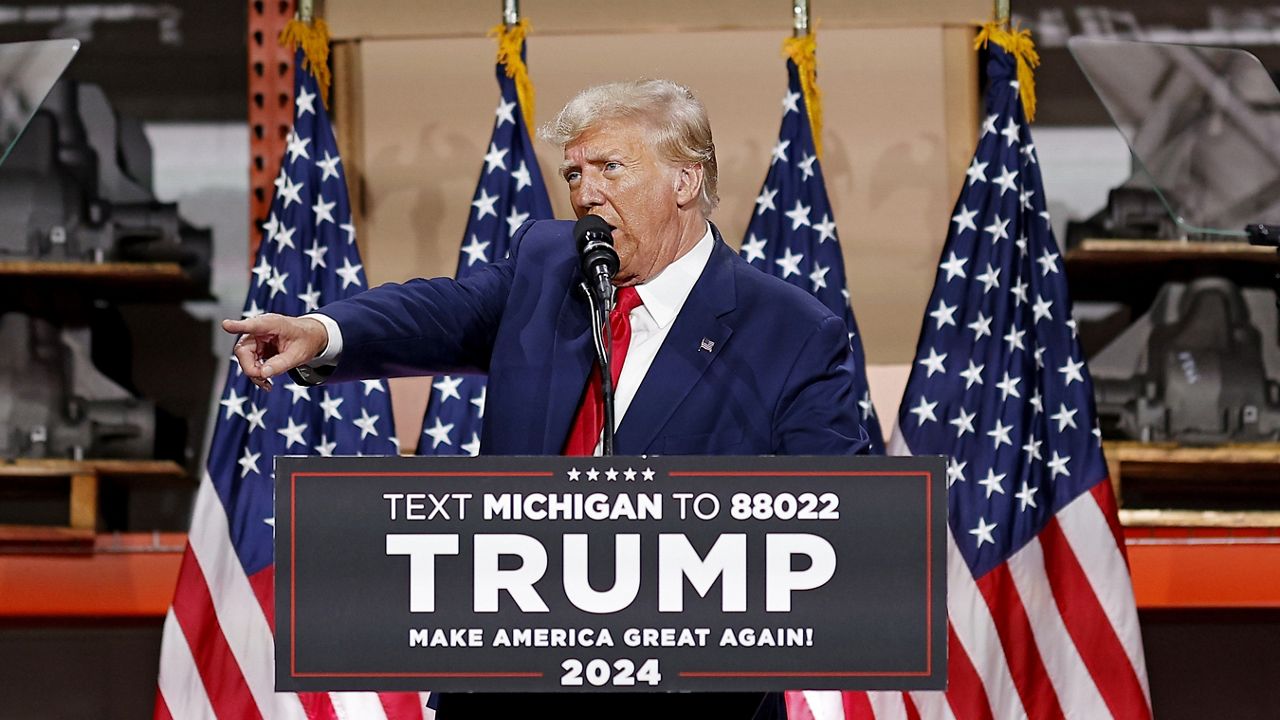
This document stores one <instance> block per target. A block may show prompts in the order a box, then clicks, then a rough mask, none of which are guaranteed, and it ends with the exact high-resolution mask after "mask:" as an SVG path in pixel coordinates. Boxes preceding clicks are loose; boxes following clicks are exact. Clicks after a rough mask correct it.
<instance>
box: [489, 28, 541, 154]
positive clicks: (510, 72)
mask: <svg viewBox="0 0 1280 720" xmlns="http://www.w3.org/2000/svg"><path fill="white" fill-rule="evenodd" d="M528 33H529V19H528V18H522V19H521V20H520V22H518V23H516V24H515V25H512V26H510V27H507V26H506V25H505V24H503V25H495V26H493V29H491V30H490V31H489V37H497V38H498V62H500V63H502V64H503V65H504V66H506V68H507V77H509V78H511V79H512V80H514V81H515V84H516V99H517V100H519V101H520V112H521V113H523V114H524V126H525V127H526V128H527V129H528V130H529V132H531V133H532V132H533V82H532V81H530V80H529V68H528V67H526V66H525V64H524V58H523V57H521V54H520V51H521V50H523V49H524V37H525V35H527V34H528Z"/></svg>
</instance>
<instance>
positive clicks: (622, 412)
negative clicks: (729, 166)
mask: <svg viewBox="0 0 1280 720" xmlns="http://www.w3.org/2000/svg"><path fill="white" fill-rule="evenodd" d="M714 248H715V238H714V237H713V236H712V234H711V224H710V223H708V224H707V231H706V232H705V233H703V235H702V239H701V240H699V241H698V244H697V245H694V246H693V248H692V249H690V250H689V252H687V253H685V254H684V255H682V256H680V257H679V258H676V261H675V262H673V263H671V264H670V265H668V266H667V267H666V268H665V269H664V270H663V271H662V272H661V273H658V275H657V277H652V278H649V281H648V282H646V283H644V284H643V285H637V286H636V292H637V293H638V294H639V295H640V299H641V300H643V301H644V304H643V305H640V306H638V307H636V308H635V309H634V310H632V311H631V315H630V318H631V342H630V343H629V344H628V345H627V357H626V360H625V361H624V362H623V363H622V373H621V374H620V375H619V376H618V384H617V387H615V388H614V391H613V410H614V422H616V423H617V424H618V425H621V424H622V418H624V417H626V415H627V408H629V407H631V401H632V400H635V397H636V392H637V391H638V390H640V383H642V382H643V381H644V376H645V375H647V374H648V373H649V366H651V365H653V359H654V358H655V357H657V355H658V350H659V349H661V348H662V343H663V341H664V340H666V339H667V333H669V332H671V326H672V325H674V324H675V321H676V316H677V315H679V314H680V309H681V308H683V307H684V302H685V300H687V299H689V293H690V292H692V291H693V286H694V284H696V283H697V282H698V278H699V277H702V271H703V270H704V269H706V267H707V261H708V260H709V259H711V251H712V249H714ZM303 317H309V318H313V319H315V320H319V321H320V323H321V324H322V325H324V326H325V329H326V330H328V332H329V344H328V345H327V346H326V347H325V349H324V352H322V353H320V354H319V355H317V356H316V358H315V359H314V360H312V361H311V362H309V363H307V364H308V365H310V366H312V367H322V366H325V365H333V364H334V363H336V362H337V361H338V356H339V355H341V354H342V329H341V328H339V327H338V323H337V322H336V321H335V320H334V319H333V318H331V317H329V316H327V315H325V314H323V313H310V314H308V315H304V316H303ZM603 441H604V440H603V432H602V433H601V440H600V441H598V442H597V443H596V451H595V454H596V455H599V454H600V451H601V445H602V443H603Z"/></svg>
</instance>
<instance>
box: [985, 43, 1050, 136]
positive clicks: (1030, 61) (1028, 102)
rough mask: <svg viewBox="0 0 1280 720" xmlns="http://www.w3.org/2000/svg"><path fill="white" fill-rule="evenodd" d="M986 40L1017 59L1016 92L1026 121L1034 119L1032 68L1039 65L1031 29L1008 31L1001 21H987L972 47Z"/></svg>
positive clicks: (1034, 89) (1034, 96)
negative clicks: (1019, 96)
mask: <svg viewBox="0 0 1280 720" xmlns="http://www.w3.org/2000/svg"><path fill="white" fill-rule="evenodd" d="M988 41H990V42H993V43H995V44H997V45H999V46H1000V47H1002V48H1004V49H1005V50H1006V51H1008V53H1009V54H1010V55H1012V56H1013V57H1014V59H1016V60H1017V61H1018V94H1019V95H1021V96H1022V109H1023V111H1024V112H1025V113H1026V115H1027V121H1028V122H1030V121H1033V120H1035V119H1036V81H1035V76H1034V74H1033V73H1032V69H1033V68H1035V67H1037V66H1039V65H1040V53H1038V52H1036V44H1035V43H1034V42H1032V40H1031V31H1030V30H1027V29H1026V28H1021V29H1018V30H1012V31H1010V30H1007V29H1005V26H1004V24H1003V23H999V22H989V23H987V24H986V25H983V26H982V30H981V32H979V33H978V37H977V39H975V40H974V41H973V49H974V50H977V49H979V48H983V47H986V45H987V42H988Z"/></svg>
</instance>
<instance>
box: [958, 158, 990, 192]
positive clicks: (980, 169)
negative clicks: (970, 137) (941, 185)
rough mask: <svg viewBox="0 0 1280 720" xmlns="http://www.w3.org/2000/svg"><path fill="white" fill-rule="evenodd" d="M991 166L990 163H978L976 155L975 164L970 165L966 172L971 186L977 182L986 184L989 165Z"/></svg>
mask: <svg viewBox="0 0 1280 720" xmlns="http://www.w3.org/2000/svg"><path fill="white" fill-rule="evenodd" d="M989 164H990V163H980V162H978V157H977V156H976V155H975V156H974V158H973V162H971V163H969V169H968V170H965V171H964V174H965V175H968V176H969V185H970V186H972V185H973V184H974V183H976V182H986V180H987V165H989Z"/></svg>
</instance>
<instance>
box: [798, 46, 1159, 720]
mask: <svg viewBox="0 0 1280 720" xmlns="http://www.w3.org/2000/svg"><path fill="white" fill-rule="evenodd" d="M993 34H994V35H995V37H994V38H993V39H994V40H995V42H1000V38H1001V36H1003V37H1004V38H1009V37H1010V36H1009V34H1008V33H993ZM1013 37H1014V38H1016V41H1017V42H1020V43H1025V44H1027V45H1029V43H1030V39H1029V37H1027V36H1025V35H1024V36H1022V37H1018V36H1013ZM995 42H993V43H992V44H991V46H990V58H989V61H988V64H987V75H988V77H989V79H990V87H989V89H988V91H987V96H986V115H985V119H984V120H983V123H982V134H981V137H980V138H979V140H978V148H977V151H976V152H975V153H974V157H973V161H972V163H971V164H970V165H969V169H968V173H967V179H966V181H965V186H964V189H963V190H962V191H961V193H960V198H959V201H958V202H957V203H956V206H955V211H954V214H953V216H952V218H951V225H950V230H949V232H948V234H947V240H946V244H945V245H944V247H943V250H942V262H941V264H940V265H939V268H938V276H937V280H936V283H935V285H934V290H933V295H932V297H931V298H930V300H929V305H928V310H927V313H928V314H927V315H926V317H925V319H924V327H923V329H922V331H921V333H920V342H919V346H918V348H917V355H916V360H915V364H914V366H913V368H912V372H911V377H910V380H909V381H908V383H907V388H906V391H905V395H904V396H903V400H902V410H901V412H900V414H899V419H898V430H899V433H898V434H896V435H895V437H894V440H893V442H892V443H891V444H890V451H891V452H895V453H910V454H916V455H922V454H940V455H947V456H949V458H950V459H949V463H948V468H947V486H948V505H949V511H950V512H949V524H950V530H951V532H950V534H949V538H948V550H949V552H948V572H947V584H948V587H947V592H948V596H947V610H948V614H949V619H950V623H951V624H950V634H949V638H948V640H949V642H948V648H947V653H948V656H949V664H948V673H949V685H948V690H947V691H946V693H945V694H944V693H941V692H933V693H910V694H905V695H904V694H901V693H871V694H865V695H863V694H852V693H851V694H848V695H846V696H845V697H844V698H836V699H835V700H836V702H832V698H815V702H816V703H817V704H820V705H823V704H825V708H826V709H830V710H831V713H829V714H827V713H824V712H813V713H812V714H811V715H812V717H814V718H819V719H821V718H825V717H832V716H834V717H849V718H863V717H876V718H886V717H899V718H907V717H922V718H961V719H962V720H967V719H969V718H1012V717H1028V718H1062V717H1078V718H1149V717H1151V703H1150V695H1149V692H1148V687H1147V677H1146V668H1145V663H1144V660H1143V654H1142V638H1141V636H1140V634H1139V629H1138V618H1137V609H1136V607H1135V603H1134V599H1133V589H1132V585H1131V583H1130V578H1129V572H1128V567H1127V563H1126V559H1125V553H1124V545H1123V536H1122V535H1121V531H1120V526H1119V522H1118V520H1117V516H1116V509H1115V501H1114V498H1113V496H1112V491H1111V484H1110V483H1109V482H1108V479H1107V468H1106V465H1105V463H1104V462H1103V457H1102V445H1101V442H1102V436H1101V432H1100V431H1099V430H1098V426H1097V422H1096V416H1095V412H1094V400H1093V388H1092V385H1091V382H1090V379H1089V371H1088V368H1086V367H1085V362H1084V356H1083V355H1082V353H1081V350H1080V343H1079V342H1078V341H1077V339H1076V325H1075V322H1074V321H1073V320H1072V319H1071V302H1070V300H1069V298H1068V297H1067V283H1066V278H1065V277H1064V275H1063V265H1062V258H1061V253H1060V251H1059V249H1058V244H1057V243H1056V242H1055V241H1054V238H1053V232H1052V231H1051V229H1050V226H1049V214H1048V212H1047V211H1046V210H1045V208H1046V205H1045V196H1044V186H1043V184H1042V183H1041V179H1040V168H1039V164H1038V159H1037V157H1036V150H1035V145H1034V144H1033V143H1032V141H1031V132H1030V128H1029V127H1028V125H1027V120H1026V117H1025V114H1024V112H1023V105H1022V102H1021V100H1020V89H1019V85H1018V82H1017V80H1016V59H1015V57H1014V56H1013V55H1011V54H1010V53H1009V52H1006V50H1005V49H1004V48H1003V47H1000V46H998V45H996V44H995ZM837 711H839V713H840V714H837Z"/></svg>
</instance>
